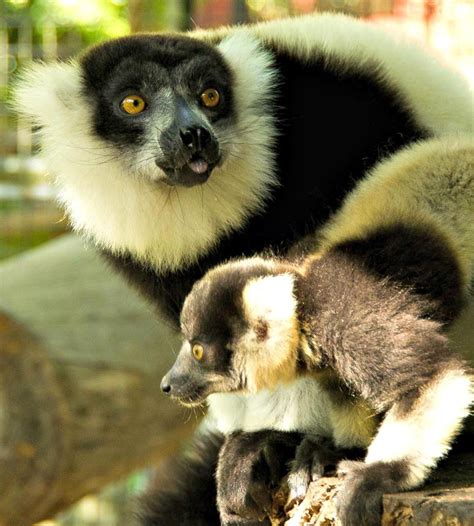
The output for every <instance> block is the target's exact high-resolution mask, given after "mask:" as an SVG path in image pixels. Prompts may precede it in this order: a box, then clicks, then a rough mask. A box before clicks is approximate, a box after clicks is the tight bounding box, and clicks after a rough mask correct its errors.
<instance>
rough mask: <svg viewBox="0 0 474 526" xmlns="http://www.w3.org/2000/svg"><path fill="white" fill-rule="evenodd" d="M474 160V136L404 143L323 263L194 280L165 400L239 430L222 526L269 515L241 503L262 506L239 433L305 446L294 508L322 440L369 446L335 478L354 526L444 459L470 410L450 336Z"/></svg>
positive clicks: (220, 479) (280, 263) (354, 200)
mask: <svg viewBox="0 0 474 526" xmlns="http://www.w3.org/2000/svg"><path fill="white" fill-rule="evenodd" d="M473 153H474V144H473V142H472V141H468V142H462V141H460V142H457V143H455V144H453V145H451V146H450V147H447V146H446V145H445V144H442V143H440V142H439V141H432V142H425V143H423V144H419V145H416V146H413V147H411V148H408V149H407V150H405V151H403V152H401V153H399V154H397V155H396V156H394V157H393V158H392V159H391V160H390V161H389V162H385V163H382V164H381V165H380V166H379V167H377V168H376V169H374V170H373V171H372V172H371V173H370V174H369V176H368V178H367V179H366V180H365V181H363V182H362V183H361V184H360V185H359V187H358V189H357V190H356V191H354V192H353V193H352V194H351V196H350V197H349V198H348V199H347V200H346V202H345V203H344V204H343V206H342V208H341V210H340V212H339V213H338V214H336V215H335V216H334V218H333V219H332V220H331V221H330V222H329V224H328V225H327V227H326V228H325V229H324V230H323V232H322V236H323V239H324V241H323V242H322V251H321V253H320V255H319V256H314V255H310V256H307V257H306V258H300V259H299V260H297V261H292V260H288V259H285V258H279V259H271V258H265V259H263V258H260V257H254V258H250V259H243V260H237V261H234V262H231V263H227V264H223V265H220V266H218V267H216V268H214V269H213V270H211V271H209V273H208V274H206V275H205V276H204V278H202V279H201V280H200V281H198V282H197V283H196V284H195V285H194V287H193V289H192V290H191V293H190V294H189V296H188V297H187V299H186V301H185V303H184V307H183V311H182V314H181V329H182V331H183V335H184V338H185V340H184V343H183V346H182V348H181V351H180V353H179V355H178V357H177V360H176V362H175V364H174V366H173V368H172V369H171V371H170V372H169V373H168V374H167V375H166V376H165V377H164V378H163V381H162V389H163V391H164V392H165V393H167V394H170V395H171V396H173V397H175V398H177V399H178V400H180V401H182V402H184V403H186V404H190V405H193V404H199V403H202V402H203V401H204V399H206V398H207V401H208V405H209V411H210V414H211V418H213V419H214V421H215V423H216V426H217V429H218V430H219V431H221V432H222V433H224V434H225V435H230V439H229V440H228V442H227V443H225V444H224V446H223V448H222V450H221V455H220V461H219V463H218V465H217V483H218V504H219V508H220V512H221V521H222V524H225V525H227V524H229V525H230V524H258V520H259V519H260V518H261V514H262V509H259V508H256V507H255V498H254V499H252V500H251V501H250V502H251V503H252V505H249V504H248V503H247V502H246V499H247V500H248V496H249V494H250V496H254V495H256V497H257V500H256V501H257V502H260V501H259V500H258V499H259V498H261V497H260V495H259V491H261V489H260V486H259V484H260V481H259V480H258V479H257V480H256V481H254V482H251V483H250V484H248V486H251V487H252V489H253V488H254V487H256V488H257V491H254V492H252V491H250V493H249V492H247V493H246V492H245V491H242V480H241V478H240V477H239V468H238V466H239V463H240V462H241V460H240V458H241V457H243V454H242V451H244V450H245V449H247V448H249V445H248V442H249V439H248V438H246V437H245V436H244V440H242V434H241V432H242V431H243V432H256V431H263V430H266V429H272V430H277V431H287V432H293V433H294V432H300V433H303V434H304V435H305V438H304V439H303V440H302V442H301V444H300V445H299V446H298V448H297V450H296V456H295V460H294V462H293V468H292V471H290V475H289V484H290V490H291V493H290V496H292V494H293V496H295V497H298V496H304V493H305V491H306V489H307V484H308V483H309V480H310V478H311V477H313V478H314V477H318V476H321V475H322V473H323V468H324V461H323V459H322V458H321V454H322V453H323V454H325V453H326V447H325V446H324V443H325V442H326V441H327V440H328V439H330V440H332V442H333V444H334V445H335V446H337V447H339V448H353V447H361V448H367V454H366V457H365V460H364V461H363V462H342V463H341V464H340V467H339V470H340V471H341V470H342V471H343V472H345V473H346V477H347V480H346V481H345V482H344V484H343V486H342V489H341V490H340V492H339V495H338V510H339V514H340V519H341V522H342V524H343V525H350V526H360V525H364V526H376V525H378V524H380V514H381V504H382V495H383V493H385V492H397V491H400V490H405V489H410V488H414V487H417V486H419V485H421V484H422V483H423V482H424V481H425V480H426V478H427V477H428V475H429V473H430V471H431V470H432V469H433V468H434V467H435V466H436V464H437V462H438V460H439V459H440V458H441V457H442V456H444V455H445V454H446V453H447V452H448V450H449V449H450V446H451V443H452V441H453V440H454V438H455V437H456V435H457V433H458V432H459V431H460V428H461V424H462V422H463V420H464V418H465V417H466V416H467V415H468V413H469V409H470V405H471V403H472V401H473V390H472V384H471V379H470V376H471V375H470V373H469V368H468V366H467V364H465V363H464V362H463V360H462V359H461V357H460V356H459V355H458V354H456V353H455V352H453V350H452V349H451V348H450V346H449V344H448V339H447V338H446V336H445V334H444V328H445V326H446V325H447V324H448V323H449V322H451V321H452V319H453V316H454V315H455V314H456V313H458V312H459V309H460V308H461V306H462V304H463V302H464V299H465V294H466V292H467V287H468V285H469V282H470V280H471V276H472V266H473V263H474V221H473V220H472V219H473V217H472V215H473V208H474V159H473ZM360 210H362V211H363V213H361V212H360ZM469 217H471V221H469V220H468V219H469ZM401 260H403V263H404V264H403V265H400V261H401ZM236 437H237V440H236ZM294 440H295V438H294V437H293V436H290V437H289V440H288V441H287V443H289V442H290V441H294ZM236 442H237V444H239V446H238V447H237V446H236ZM252 454H253V452H252V451H251V450H250V452H249V456H252ZM268 464H269V465H272V463H271V462H269V463H268ZM265 497H266V498H267V502H268V499H269V497H270V496H269V493H268V492H267V493H266V494H265ZM261 502H262V503H265V501H264V500H261ZM259 514H260V515H259ZM249 520H250V521H252V520H253V521H254V522H246V521H249Z"/></svg>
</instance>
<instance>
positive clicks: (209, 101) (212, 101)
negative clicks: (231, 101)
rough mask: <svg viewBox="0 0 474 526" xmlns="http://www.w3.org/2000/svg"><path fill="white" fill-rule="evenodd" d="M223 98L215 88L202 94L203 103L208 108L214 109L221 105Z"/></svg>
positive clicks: (208, 89)
mask: <svg viewBox="0 0 474 526" xmlns="http://www.w3.org/2000/svg"><path fill="white" fill-rule="evenodd" d="M220 98H221V96H220V95H219V92H218V91H217V90H216V89H214V88H207V89H206V90H204V91H203V92H202V93H201V102H202V103H203V104H204V106H206V108H214V107H215V106H217V105H218V104H219V100H220Z"/></svg>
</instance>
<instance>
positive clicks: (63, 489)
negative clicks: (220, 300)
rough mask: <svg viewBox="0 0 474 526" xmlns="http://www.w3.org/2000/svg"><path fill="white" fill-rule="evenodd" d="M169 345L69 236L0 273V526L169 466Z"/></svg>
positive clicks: (175, 420) (174, 433)
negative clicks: (164, 462)
mask: <svg viewBox="0 0 474 526" xmlns="http://www.w3.org/2000/svg"><path fill="white" fill-rule="evenodd" d="M176 345H177V342H176V336H175V335H174V333H173V332H172V331H171V330H170V329H167V328H166V327H165V326H164V325H163V324H159V323H158V322H157V321H156V316H155V314H154V313H153V312H152V311H151V309H150V308H149V307H148V306H147V305H146V304H144V303H143V302H142V300H140V299H139V298H137V297H136V295H135V294H134V293H133V292H132V291H131V290H130V289H129V288H128V287H127V285H126V284H125V283H124V282H123V281H122V280H121V279H120V278H118V277H117V276H116V275H115V274H114V273H113V272H111V271H110V270H109V269H108V268H107V267H106V266H105V265H104V264H103V262H102V261H101V259H100V258H99V257H98V256H97V255H96V254H95V252H94V251H93V250H92V249H91V250H87V249H85V248H84V246H83V243H82V242H81V241H79V240H78V239H76V238H75V237H74V236H65V237H63V238H60V239H57V240H55V241H53V242H51V243H49V244H47V245H44V246H43V247H41V248H39V249H36V250H33V251H31V252H28V253H26V254H24V255H21V256H19V257H15V258H12V259H10V260H6V261H5V262H3V263H2V264H1V265H0V526H26V525H29V524H32V523H34V522H36V521H39V520H42V519H44V518H49V517H51V516H53V515H54V514H55V513H56V512H58V511H59V510H61V509H64V508H66V507H67V506H69V505H70V504H71V503H73V502H74V501H76V500H78V499H79V498H81V497H82V496H84V495H86V494H88V493H90V492H95V491H97V490H98V489H100V488H101V487H102V486H104V485H105V484H107V483H110V482H111V481H114V480H116V479H117V478H119V477H123V476H124V475H126V474H128V473H130V472H131V471H133V470H136V469H138V468H140V467H143V466H146V465H150V464H152V463H155V462H156V461H157V460H159V459H160V458H161V457H165V456H167V455H169V454H170V453H171V452H172V450H173V449H174V448H176V447H177V446H178V445H179V443H180V441H181V439H183V438H184V437H185V436H186V435H187V434H188V433H189V432H190V431H191V428H192V427H193V426H192V425H190V424H186V421H189V412H188V411H182V410H180V408H179V407H178V405H177V404H173V403H171V402H170V401H169V400H168V399H166V398H165V397H164V396H162V394H161V392H160V389H159V384H160V380H161V377H162V375H163V374H164V373H165V372H166V370H167V369H168V368H169V366H171V364H172V362H173V361H174V358H175V356H174V353H173V349H176Z"/></svg>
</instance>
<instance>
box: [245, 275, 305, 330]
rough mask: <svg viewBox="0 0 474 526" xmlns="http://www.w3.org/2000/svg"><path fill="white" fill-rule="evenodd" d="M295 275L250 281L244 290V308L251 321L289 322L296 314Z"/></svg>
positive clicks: (267, 277) (266, 277)
mask: <svg viewBox="0 0 474 526" xmlns="http://www.w3.org/2000/svg"><path fill="white" fill-rule="evenodd" d="M293 284H294V281H293V276H291V274H279V275H277V276H265V277H263V278H258V279H255V280H252V281H250V282H249V283H248V284H247V285H246V287H245V289H244V291H243V299H244V308H245V312H246V315H247V317H248V320H249V321H258V320H260V319H263V320H265V321H267V322H268V323H270V324H271V323H275V324H280V323H285V322H287V323H288V322H289V320H291V323H292V320H293V318H294V317H295V316H296V299H295V297H294V294H293Z"/></svg>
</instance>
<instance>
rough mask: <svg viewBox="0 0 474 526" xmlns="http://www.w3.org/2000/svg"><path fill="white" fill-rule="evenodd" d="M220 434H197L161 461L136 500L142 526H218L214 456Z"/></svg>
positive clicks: (220, 438) (217, 450)
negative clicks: (178, 451)
mask: <svg viewBox="0 0 474 526" xmlns="http://www.w3.org/2000/svg"><path fill="white" fill-rule="evenodd" d="M222 442H223V437H222V436H221V435H218V434H198V435H197V436H195V437H194V441H193V443H192V444H191V445H190V446H188V449H187V450H186V451H185V453H183V454H182V455H181V456H179V457H176V458H174V459H171V460H170V461H168V462H166V463H164V464H163V465H162V466H161V467H160V468H159V469H158V471H157V473H156V475H155V477H154V480H153V482H152V484H151V485H150V487H149V488H148V490H147V493H146V494H145V495H143V496H142V497H141V498H140V501H139V503H138V506H137V508H138V511H137V518H138V520H139V521H140V525H141V526H219V525H220V524H221V523H220V520H219V515H218V513H217V508H216V479H215V471H216V467H217V455H218V452H219V449H220V448H221V445H222Z"/></svg>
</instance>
